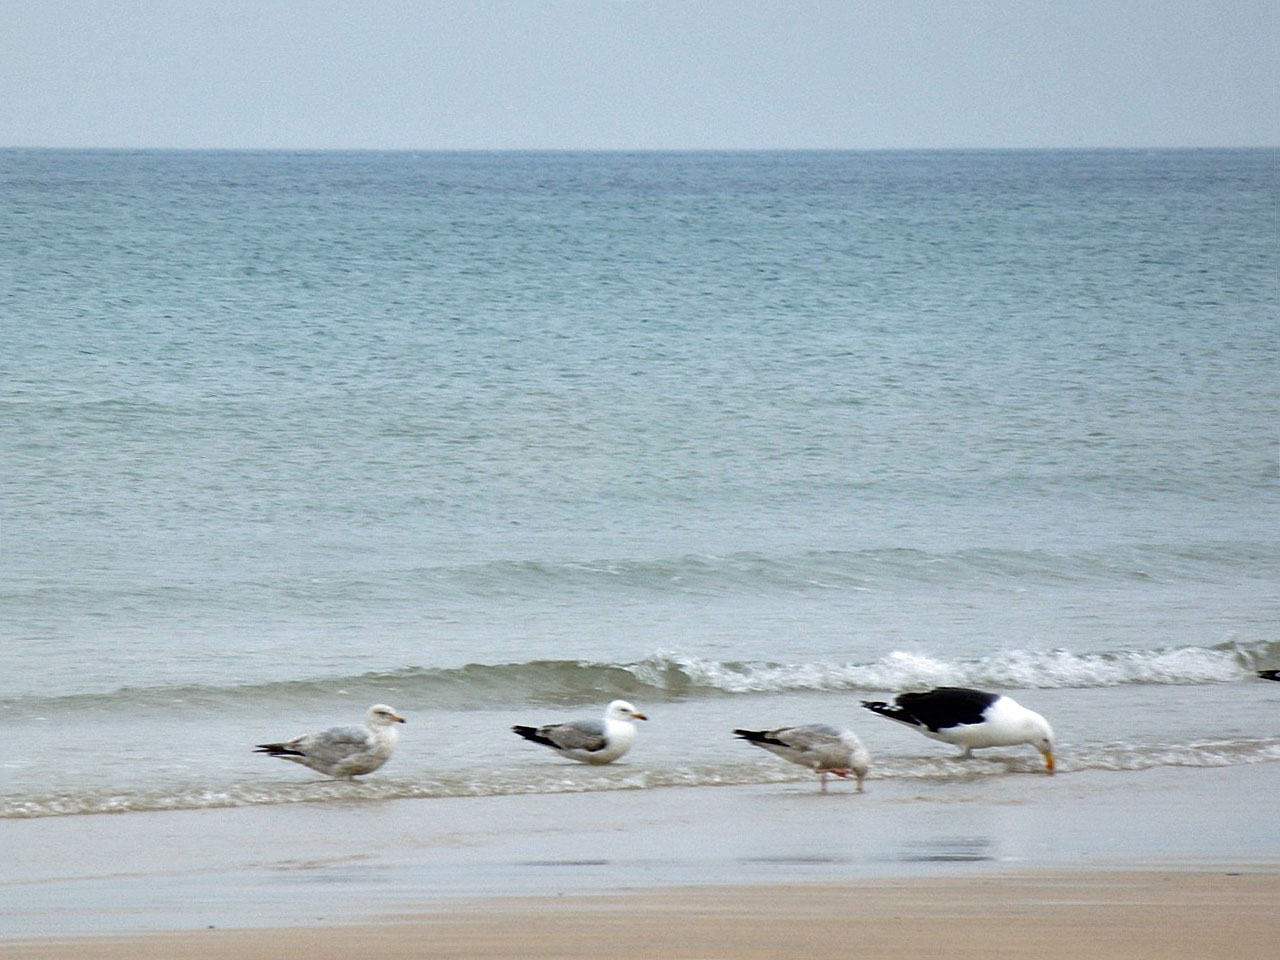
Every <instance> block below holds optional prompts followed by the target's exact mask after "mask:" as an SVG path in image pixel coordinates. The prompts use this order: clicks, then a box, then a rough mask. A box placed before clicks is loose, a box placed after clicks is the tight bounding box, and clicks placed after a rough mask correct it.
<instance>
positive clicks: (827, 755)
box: [733, 723, 871, 793]
mask: <svg viewBox="0 0 1280 960" xmlns="http://www.w3.org/2000/svg"><path fill="white" fill-rule="evenodd" d="M733 732H734V733H735V734H736V735H737V736H739V737H741V738H742V739H743V740H746V741H747V742H748V743H750V744H752V745H754V746H757V747H763V748H764V749H765V750H768V751H769V752H770V753H773V754H777V755H778V756H779V757H781V758H782V759H783V760H790V761H791V762H792V763H797V764H799V765H800V766H802V767H808V768H809V769H810V770H813V771H814V772H816V773H818V774H819V775H820V776H821V777H822V780H821V784H822V786H821V787H819V790H820V791H821V792H822V793H826V792H827V774H828V773H834V774H835V775H836V776H837V777H848V776H849V774H850V773H851V772H852V773H853V775H854V776H855V777H857V779H858V793H862V781H863V780H864V779H865V778H866V776H867V769H868V767H870V765H871V754H869V753H867V748H866V747H864V746H863V745H862V741H861V740H859V739H858V736H857V734H855V733H854V732H853V731H852V730H837V729H836V728H835V727H829V726H827V725H826V724H825V723H809V724H805V725H804V726H800V727H778V728H777V729H776V730H734V731H733Z"/></svg>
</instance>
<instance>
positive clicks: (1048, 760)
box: [1042, 750, 1053, 775]
mask: <svg viewBox="0 0 1280 960" xmlns="http://www.w3.org/2000/svg"><path fill="white" fill-rule="evenodd" d="M1042 752H1043V753H1044V766H1045V769H1046V770H1048V771H1049V773H1050V775H1052V774H1053V754H1052V753H1051V752H1049V751H1048V750H1044V751H1042Z"/></svg>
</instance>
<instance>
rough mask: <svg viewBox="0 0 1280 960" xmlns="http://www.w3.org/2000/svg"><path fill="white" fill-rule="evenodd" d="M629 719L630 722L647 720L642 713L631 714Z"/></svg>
mask: <svg viewBox="0 0 1280 960" xmlns="http://www.w3.org/2000/svg"><path fill="white" fill-rule="evenodd" d="M631 719H632V720H648V719H649V718H648V717H646V716H645V715H644V714H643V713H633V714H632V715H631Z"/></svg>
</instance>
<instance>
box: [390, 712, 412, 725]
mask: <svg viewBox="0 0 1280 960" xmlns="http://www.w3.org/2000/svg"><path fill="white" fill-rule="evenodd" d="M391 719H392V720H394V721H395V722H396V723H408V721H407V720H405V718H404V717H402V716H400V714H398V713H393V714H392V715H391Z"/></svg>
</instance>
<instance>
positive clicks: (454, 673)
mask: <svg viewBox="0 0 1280 960" xmlns="http://www.w3.org/2000/svg"><path fill="white" fill-rule="evenodd" d="M1276 662H1280V642H1276V641H1254V642H1249V643H1238V642H1234V641H1233V642H1226V643H1220V644H1215V645H1213V646H1208V647H1194V646H1192V647H1168V648H1156V649H1150V650H1121V651H1110V652H1100V653H1074V652H1072V651H1070V650H1062V649H1058V650H1007V651H1003V652H1001V653H999V654H994V655H991V656H985V657H977V658H972V659H947V658H945V657H938V656H934V655H930V654H924V653H917V652H909V651H894V652H892V653H889V654H887V655H885V656H884V657H881V658H880V659H878V660H874V661H870V662H867V663H836V662H824V661H815V662H808V663H784V662H775V661H767V660H753V661H738V660H709V659H703V658H698V657H689V656H684V655H681V654H677V653H655V654H653V655H651V656H648V657H645V658H644V659H641V660H637V661H633V662H630V663H594V662H589V661H582V660H534V661H528V662H523V663H502V664H481V663H472V664H467V665H465V666H461V667H453V668H428V667H405V668H403V669H400V670H392V671H383V672H372V673H364V674H359V675H352V676H340V677H329V678H314V679H300V680H286V681H275V682H269V683H258V684H239V685H225V686H215V685H209V686H201V685H188V686H181V685H178V686H150V687H122V688H120V689H118V690H116V691H114V692H111V693H106V694H75V695H70V696H61V697H19V698H10V699H5V700H0V712H10V713H11V715H18V714H34V713H42V712H46V711H53V712H56V711H58V710H61V709H74V710H77V711H86V710H102V711H110V710H115V709H118V708H119V707H121V706H122V705H128V706H131V707H144V708H145V707H156V708H168V707H172V706H173V705H175V704H183V705H188V706H205V707H219V706H226V705H234V704H236V703H250V702H260V701H263V700H271V701H273V702H278V703H289V702H296V703H308V702H311V701H313V700H314V699H315V698H317V697H326V696H328V697H331V696H351V697H356V698H357V699H368V700H371V701H372V700H377V699H388V698H391V697H398V698H400V699H401V700H405V701H413V700H419V701H421V702H429V703H432V704H433V705H436V706H438V707H441V708H447V709H459V710H465V709H467V708H468V707H469V706H471V705H473V704H482V703H492V702H505V703H531V704H533V703H546V704H554V705H571V704H592V703H597V702H599V701H601V700H607V699H610V698H612V697H616V696H624V697H630V698H633V699H640V700H645V701H648V702H654V701H662V700H682V699H694V698H703V697H719V696H735V695H742V694H761V693H788V692H801V691H811V692H823V691H830V692H838V691H846V690H852V691H885V692H893V691H899V690H907V689H924V688H928V687H932V686H938V685H950V686H975V687H994V688H1003V689H1061V688H1088V687H1114V686H1121V685H1124V684H1204V683H1233V682H1237V681H1241V680H1245V679H1251V678H1252V677H1253V675H1254V671H1255V670H1257V669H1258V668H1260V667H1262V666H1267V665H1271V664H1274V663H1276Z"/></svg>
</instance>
